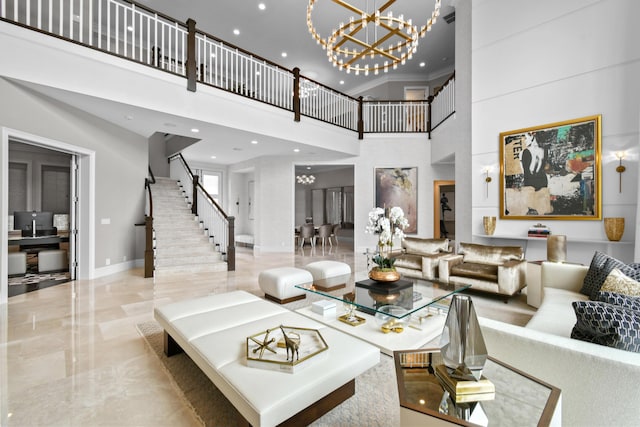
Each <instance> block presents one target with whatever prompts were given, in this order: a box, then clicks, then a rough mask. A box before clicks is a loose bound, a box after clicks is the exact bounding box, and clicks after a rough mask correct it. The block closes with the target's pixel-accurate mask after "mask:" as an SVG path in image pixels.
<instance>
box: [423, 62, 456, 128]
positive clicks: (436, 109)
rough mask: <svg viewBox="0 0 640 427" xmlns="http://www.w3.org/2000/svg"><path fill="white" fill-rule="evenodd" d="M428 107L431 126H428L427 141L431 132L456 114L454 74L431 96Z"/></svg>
mask: <svg viewBox="0 0 640 427" xmlns="http://www.w3.org/2000/svg"><path fill="white" fill-rule="evenodd" d="M430 105H431V108H430V110H429V115H430V119H429V121H430V123H432V125H431V126H429V139H431V132H432V131H433V130H434V129H435V128H437V127H438V126H440V125H441V124H442V123H443V122H444V121H445V120H447V119H448V118H449V117H451V116H453V115H454V114H455V112H456V73H453V74H452V75H451V77H449V78H448V79H447V81H446V82H444V84H443V85H442V86H441V87H440V89H439V90H437V91H436V92H435V93H434V94H433V96H432V97H431V98H430Z"/></svg>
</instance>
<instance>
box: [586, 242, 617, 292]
mask: <svg viewBox="0 0 640 427" xmlns="http://www.w3.org/2000/svg"><path fill="white" fill-rule="evenodd" d="M609 258H611V257H610V256H609V255H607V254H605V253H602V252H600V251H596V253H595V254H593V258H592V259H591V264H590V265H589V271H587V275H586V276H584V282H583V283H582V289H580V293H581V294H584V295H587V296H591V294H593V293H594V290H595V289H600V286H602V283H603V282H604V278H606V277H607V276H606V275H605V276H604V277H603V279H602V281H601V282H599V283H598V275H599V273H600V272H601V271H602V268H603V267H604V264H605V262H607V260H608V259H609ZM596 292H597V291H596Z"/></svg>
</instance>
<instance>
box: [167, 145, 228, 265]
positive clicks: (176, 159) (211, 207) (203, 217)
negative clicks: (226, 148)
mask: <svg viewBox="0 0 640 427" xmlns="http://www.w3.org/2000/svg"><path fill="white" fill-rule="evenodd" d="M169 171H170V175H171V177H172V178H174V179H177V180H178V181H180V186H181V187H182V191H183V193H184V195H185V198H186V200H187V202H188V203H189V204H191V212H192V213H193V214H194V215H197V216H198V220H199V221H200V223H201V224H202V227H203V229H204V232H206V234H207V236H208V237H209V240H210V241H211V243H212V244H213V245H215V249H216V251H219V252H221V255H223V256H226V261H227V270H228V271H234V270H235V269H236V247H235V217H233V216H229V215H227V214H226V213H225V212H224V210H223V209H222V208H221V207H220V205H219V204H218V203H217V202H216V201H215V200H213V198H212V197H211V195H210V194H209V193H208V192H207V191H206V190H205V189H204V187H203V186H202V184H200V180H199V177H198V175H194V174H193V172H192V171H191V168H190V167H189V165H188V164H187V162H186V161H185V159H184V157H182V154H180V153H178V154H176V155H174V156H172V157H170V158H169Z"/></svg>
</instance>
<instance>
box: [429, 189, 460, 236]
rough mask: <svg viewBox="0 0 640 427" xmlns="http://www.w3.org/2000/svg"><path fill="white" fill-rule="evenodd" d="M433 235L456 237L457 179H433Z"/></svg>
mask: <svg viewBox="0 0 640 427" xmlns="http://www.w3.org/2000/svg"><path fill="white" fill-rule="evenodd" d="M433 237H434V238H436V239H438V238H448V239H449V240H455V239H456V182H455V181H448V180H443V181H433Z"/></svg>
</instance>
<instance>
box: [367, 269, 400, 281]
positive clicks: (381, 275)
mask: <svg viewBox="0 0 640 427" xmlns="http://www.w3.org/2000/svg"><path fill="white" fill-rule="evenodd" d="M369 279H371V280H375V281H376V282H395V281H397V280H400V273H398V272H397V271H396V270H395V269H393V270H391V269H388V268H385V269H384V270H383V269H381V268H380V267H373V268H372V269H371V270H370V271H369Z"/></svg>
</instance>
